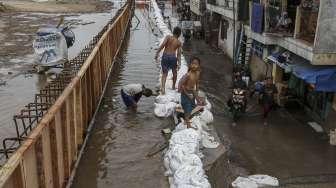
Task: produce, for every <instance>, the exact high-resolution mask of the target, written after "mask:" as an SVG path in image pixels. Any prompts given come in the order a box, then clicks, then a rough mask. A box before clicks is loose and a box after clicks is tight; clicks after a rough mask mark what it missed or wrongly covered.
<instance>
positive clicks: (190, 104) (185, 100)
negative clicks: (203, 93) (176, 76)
mask: <svg viewBox="0 0 336 188" xmlns="http://www.w3.org/2000/svg"><path fill="white" fill-rule="evenodd" d="M200 63H201V62H200V59H199V58H197V57H193V58H192V59H191V62H190V64H189V71H188V73H187V74H186V75H185V76H184V78H182V79H181V80H180V82H179V91H180V92H181V105H182V108H183V111H184V119H185V121H186V123H187V127H188V128H191V122H190V118H191V117H190V116H191V112H192V110H193V109H194V108H195V107H196V104H195V99H196V100H197V103H201V101H200V98H199V97H198V87H199V86H198V85H199V78H200Z"/></svg>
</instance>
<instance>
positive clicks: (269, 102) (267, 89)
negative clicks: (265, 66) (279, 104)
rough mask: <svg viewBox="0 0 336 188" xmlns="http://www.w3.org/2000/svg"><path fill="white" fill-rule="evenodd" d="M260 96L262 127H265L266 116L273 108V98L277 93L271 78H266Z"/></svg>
mask: <svg viewBox="0 0 336 188" xmlns="http://www.w3.org/2000/svg"><path fill="white" fill-rule="evenodd" d="M260 93H261V95H262V98H261V100H262V105H263V110H264V113H263V119H264V125H267V124H268V122H267V116H268V114H269V112H270V111H271V110H272V109H273V108H274V106H275V102H274V96H275V94H276V93H278V90H277V88H276V87H275V85H274V84H273V80H272V77H267V78H266V79H265V84H264V87H263V88H262V89H261V92H260Z"/></svg>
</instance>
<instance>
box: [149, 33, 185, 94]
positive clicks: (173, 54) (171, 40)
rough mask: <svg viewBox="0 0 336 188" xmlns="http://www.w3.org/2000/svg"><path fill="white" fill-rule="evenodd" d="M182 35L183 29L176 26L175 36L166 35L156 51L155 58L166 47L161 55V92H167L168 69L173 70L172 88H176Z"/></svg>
mask: <svg viewBox="0 0 336 188" xmlns="http://www.w3.org/2000/svg"><path fill="white" fill-rule="evenodd" d="M180 35H181V29H180V28H179V27H175V28H174V30H173V36H166V38H165V39H164V41H163V42H162V44H161V45H160V47H159V49H158V51H157V52H156V55H155V59H156V60H157V59H158V56H159V53H160V52H161V51H162V50H163V49H164V51H163V54H162V57H161V68H162V77H161V94H162V95H164V94H165V88H166V79H167V75H168V71H169V70H172V71H173V86H172V89H173V90H175V84H176V79H177V70H178V69H179V67H180V65H181V46H182V43H181V42H180V41H179V39H178V38H179V37H180Z"/></svg>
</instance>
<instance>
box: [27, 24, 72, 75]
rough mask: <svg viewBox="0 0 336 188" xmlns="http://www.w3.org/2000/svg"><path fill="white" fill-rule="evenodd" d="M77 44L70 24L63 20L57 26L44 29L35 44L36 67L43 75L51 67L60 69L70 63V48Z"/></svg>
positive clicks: (39, 33) (37, 34)
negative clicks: (64, 22)
mask: <svg viewBox="0 0 336 188" xmlns="http://www.w3.org/2000/svg"><path fill="white" fill-rule="evenodd" d="M74 43H75V34H74V33H73V31H72V30H71V25H70V24H63V18H61V20H60V22H59V24H58V25H57V26H56V27H55V26H47V27H42V28H40V29H39V30H38V31H37V32H36V38H35V41H34V42H33V48H34V50H35V67H36V69H37V72H39V73H41V72H44V71H46V70H48V69H49V68H51V67H59V66H61V65H63V64H64V63H65V62H67V61H68V48H70V47H71V46H73V44H74Z"/></svg>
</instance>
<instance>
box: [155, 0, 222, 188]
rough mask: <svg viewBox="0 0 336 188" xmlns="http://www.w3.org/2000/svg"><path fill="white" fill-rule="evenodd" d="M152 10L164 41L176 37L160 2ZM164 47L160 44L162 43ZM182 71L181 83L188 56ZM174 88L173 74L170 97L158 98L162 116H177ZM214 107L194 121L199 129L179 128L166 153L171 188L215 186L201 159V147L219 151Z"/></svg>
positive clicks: (168, 89) (177, 98)
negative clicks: (211, 131)
mask: <svg viewBox="0 0 336 188" xmlns="http://www.w3.org/2000/svg"><path fill="white" fill-rule="evenodd" d="M151 7H153V10H154V15H153V17H154V23H155V24H156V26H157V27H158V28H159V30H160V33H161V34H162V36H163V37H162V38H161V42H162V41H163V39H164V37H165V36H167V35H172V33H171V31H170V30H169V29H168V27H167V25H166V24H165V23H164V20H163V18H162V15H161V10H160V9H159V8H158V5H157V3H156V2H155V1H154V0H152V1H151ZM158 44H160V43H158ZM181 61H182V62H181V68H180V70H179V71H178V76H177V83H178V82H179V80H180V79H181V78H182V76H183V75H185V74H186V73H187V70H188V67H187V63H186V60H185V58H184V56H183V55H182V57H181ZM171 87H172V74H171V73H169V75H168V77H167V82H166V94H165V95H160V96H158V97H157V98H156V101H155V104H154V105H155V108H154V114H155V115H156V116H159V117H169V116H172V115H174V111H175V108H176V106H177V105H178V103H179V102H180V94H179V93H178V92H176V91H174V90H171ZM210 109H211V104H210V102H209V101H207V106H205V107H204V111H203V112H202V113H201V114H200V115H197V116H195V117H194V118H192V120H191V121H192V123H191V124H192V126H193V127H194V128H196V129H197V130H194V129H187V127H186V125H185V124H184V123H183V122H182V123H180V124H178V125H177V126H176V127H175V130H174V131H173V132H172V136H171V139H170V141H169V147H168V149H167V150H166V151H165V152H164V166H165V167H166V173H165V175H166V176H167V177H168V180H169V184H170V187H171V188H180V187H181V188H182V187H198V188H209V187H211V185H210V183H209V181H208V179H207V176H206V174H205V171H204V169H203V163H202V160H201V158H202V157H203V154H202V153H201V152H200V148H201V147H203V148H217V147H218V146H219V143H218V142H216V141H215V139H214V137H213V136H211V135H210V134H209V133H208V132H207V130H208V129H209V127H208V126H207V124H208V123H211V122H212V121H213V115H212V113H211V112H210Z"/></svg>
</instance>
